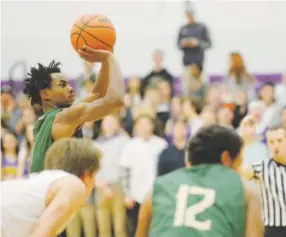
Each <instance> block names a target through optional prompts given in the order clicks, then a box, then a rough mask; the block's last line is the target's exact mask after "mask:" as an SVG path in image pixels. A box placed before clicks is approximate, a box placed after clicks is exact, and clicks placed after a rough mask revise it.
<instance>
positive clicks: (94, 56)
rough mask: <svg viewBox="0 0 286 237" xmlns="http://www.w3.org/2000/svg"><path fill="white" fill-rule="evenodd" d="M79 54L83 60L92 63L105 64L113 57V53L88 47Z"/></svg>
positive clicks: (80, 50) (79, 51) (83, 48)
mask: <svg viewBox="0 0 286 237" xmlns="http://www.w3.org/2000/svg"><path fill="white" fill-rule="evenodd" d="M78 53H79V55H80V56H81V57H82V58H83V59H85V60H87V61H89V62H91V63H95V62H100V63H103V62H105V61H106V60H107V59H108V58H109V57H110V56H111V55H112V53H111V52H109V51H107V50H101V49H93V48H91V47H88V46H86V45H84V46H83V47H82V48H81V49H79V50H78Z"/></svg>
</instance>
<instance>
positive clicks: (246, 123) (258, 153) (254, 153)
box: [240, 115, 269, 165]
mask: <svg viewBox="0 0 286 237" xmlns="http://www.w3.org/2000/svg"><path fill="white" fill-rule="evenodd" d="M256 125H257V124H256V122H255V120H254V119H253V117H252V116H250V115H247V116H245V117H244V118H243V120H242V121H241V124H240V128H241V136H242V138H243V142H244V148H243V151H242V162H243V165H252V164H255V163H259V162H261V161H264V160H268V159H269V154H268V149H267V147H266V145H265V144H264V143H262V142H261V137H260V136H258V135H257V133H256Z"/></svg>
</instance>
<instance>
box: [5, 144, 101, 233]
mask: <svg viewBox="0 0 286 237" xmlns="http://www.w3.org/2000/svg"><path fill="white" fill-rule="evenodd" d="M99 166H100V153H99V151H98V150H97V149H96V148H94V146H93V145H92V144H91V143H90V142H88V141H85V140H83V139H76V138H64V139H61V140H59V141H56V142H55V143H53V145H52V146H51V147H50V148H49V149H48V151H47V154H46V158H45V168H46V170H45V171H42V172H39V173H37V174H34V175H31V176H29V177H28V178H27V179H15V180H7V181H3V182H1V183H0V188H1V190H2V201H1V203H0V206H1V214H2V219H1V236H2V237H20V236H21V237H54V236H56V235H57V234H59V233H60V232H61V231H62V230H63V229H64V228H65V227H66V224H67V223H68V222H69V221H70V219H71V218H72V217H73V215H74V214H75V213H76V212H77V211H78V210H79V209H80V207H81V206H82V205H83V204H84V203H86V201H87V199H88V197H89V196H90V194H91V191H92V189H93V186H94V176H95V174H96V171H97V170H98V169H99Z"/></svg>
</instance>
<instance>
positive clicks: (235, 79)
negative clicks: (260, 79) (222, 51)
mask: <svg viewBox="0 0 286 237" xmlns="http://www.w3.org/2000/svg"><path fill="white" fill-rule="evenodd" d="M223 84H224V85H225V86H226V87H227V88H228V90H229V91H230V92H231V93H232V94H235V93H236V91H238V90H244V91H246V92H247V97H248V98H249V100H253V99H254V98H255V97H256V93H255V80H254V78H253V77H252V76H251V75H250V74H249V72H248V71H247V69H246V67H245V64H244V61H243V58H242V56H241V54H240V53H237V52H233V53H231V54H230V66H229V70H228V75H227V76H226V77H225V78H224V80H223Z"/></svg>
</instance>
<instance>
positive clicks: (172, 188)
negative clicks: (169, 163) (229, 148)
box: [149, 165, 246, 237]
mask: <svg viewBox="0 0 286 237" xmlns="http://www.w3.org/2000/svg"><path fill="white" fill-rule="evenodd" d="M242 185H243V184H242V181H241V178H240V176H239V174H237V173H235V172H234V171H232V170H231V169H230V168H227V167H224V166H222V165H198V166H193V167H192V168H182V169H179V170H177V171H174V172H172V173H170V174H167V175H165V176H161V177H159V178H157V180H156V181H155V184H154V188H153V198H152V200H153V204H152V205H153V207H152V221H151V226H150V230H149V237H185V236H191V237H244V236H245V223H246V201H245V196H244V191H243V186H242Z"/></svg>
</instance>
